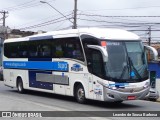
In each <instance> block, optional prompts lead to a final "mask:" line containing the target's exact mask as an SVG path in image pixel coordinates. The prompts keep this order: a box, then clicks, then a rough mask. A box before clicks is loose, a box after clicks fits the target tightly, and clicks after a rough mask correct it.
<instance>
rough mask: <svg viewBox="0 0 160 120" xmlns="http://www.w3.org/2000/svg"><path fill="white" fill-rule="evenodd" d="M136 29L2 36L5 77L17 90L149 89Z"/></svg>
mask: <svg viewBox="0 0 160 120" xmlns="http://www.w3.org/2000/svg"><path fill="white" fill-rule="evenodd" d="M146 48H147V49H150V51H153V53H154V58H155V59H156V56H157V52H156V50H155V49H154V48H152V47H150V46H145V47H144V46H143V44H142V41H141V40H140V38H139V37H138V36H137V35H135V34H134V33H131V32H128V31H125V30H119V29H103V28H82V29H72V30H63V31H54V32H48V33H44V34H38V35H33V36H29V37H24V38H16V39H7V40H5V41H4V55H3V67H4V71H3V72H4V83H5V85H6V86H10V87H16V88H17V89H18V91H19V92H21V93H22V92H24V90H35V91H42V92H49V93H55V94H62V95H67V96H74V97H75V98H76V99H77V101H78V102H79V103H84V102H85V101H86V99H94V100H99V101H111V102H122V101H125V100H137V99H144V98H145V97H146V96H147V94H148V92H149V88H150V85H149V72H148V68H147V67H148V66H147V60H146V53H145V49H146Z"/></svg>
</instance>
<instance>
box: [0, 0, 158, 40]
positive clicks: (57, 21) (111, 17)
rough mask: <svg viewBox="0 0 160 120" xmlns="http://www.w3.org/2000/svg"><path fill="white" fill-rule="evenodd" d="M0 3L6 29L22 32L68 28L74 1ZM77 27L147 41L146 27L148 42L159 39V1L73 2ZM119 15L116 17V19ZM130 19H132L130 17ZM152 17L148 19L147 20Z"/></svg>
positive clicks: (5, 0)
mask: <svg viewBox="0 0 160 120" xmlns="http://www.w3.org/2000/svg"><path fill="white" fill-rule="evenodd" d="M43 1H46V2H48V3H49V4H50V5H51V6H53V7H54V8H56V9H57V10H58V11H59V12H61V13H62V14H63V15H65V16H66V17H67V18H68V19H70V21H69V20H68V19H66V18H65V17H63V16H62V15H61V14H59V13H58V12H57V11H56V10H54V9H53V8H52V7H51V6H49V5H48V4H45V3H40V0H0V11H8V14H7V18H6V26H8V27H9V28H11V29H20V30H25V31H38V30H43V31H53V30H61V29H71V28H72V26H73V23H72V21H73V10H74V0H43ZM77 1H78V5H77V6H78V7H77V10H78V11H77V14H78V15H77V26H78V28H81V27H107V28H108V27H109V28H110V27H111V28H120V29H126V30H134V31H133V32H135V33H136V34H138V35H140V36H141V37H142V38H143V39H147V38H148V31H135V30H148V28H149V26H151V29H152V30H154V31H152V32H151V36H152V39H154V40H159V39H160V31H155V30H160V28H159V27H160V1H159V0H77ZM116 16H119V17H116ZM131 16H132V17H131ZM151 16H152V17H151ZM1 18H2V15H1V14H0V25H2V20H1Z"/></svg>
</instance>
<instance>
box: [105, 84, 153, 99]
mask: <svg viewBox="0 0 160 120" xmlns="http://www.w3.org/2000/svg"><path fill="white" fill-rule="evenodd" d="M149 89H150V87H148V88H145V89H143V90H141V91H139V92H120V91H117V90H112V89H109V88H104V101H108V102H116V101H125V100H142V99H145V98H146V96H148V94H149Z"/></svg>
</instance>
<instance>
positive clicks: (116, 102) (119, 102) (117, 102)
mask: <svg viewBox="0 0 160 120" xmlns="http://www.w3.org/2000/svg"><path fill="white" fill-rule="evenodd" d="M122 102H123V101H115V102H114V103H115V104H121V103H122Z"/></svg>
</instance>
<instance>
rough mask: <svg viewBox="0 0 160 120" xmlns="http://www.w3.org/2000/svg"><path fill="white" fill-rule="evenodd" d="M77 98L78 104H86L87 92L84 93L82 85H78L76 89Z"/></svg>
mask: <svg viewBox="0 0 160 120" xmlns="http://www.w3.org/2000/svg"><path fill="white" fill-rule="evenodd" d="M75 97H76V100H77V102H78V103H81V104H83V103H85V102H86V98H85V91H84V88H83V86H82V85H81V84H80V85H78V86H77V88H76V93H75Z"/></svg>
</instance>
